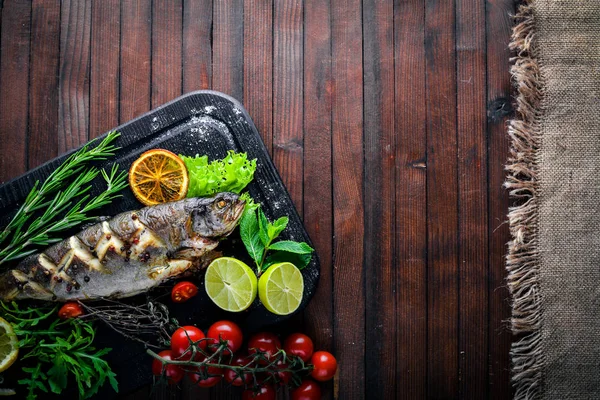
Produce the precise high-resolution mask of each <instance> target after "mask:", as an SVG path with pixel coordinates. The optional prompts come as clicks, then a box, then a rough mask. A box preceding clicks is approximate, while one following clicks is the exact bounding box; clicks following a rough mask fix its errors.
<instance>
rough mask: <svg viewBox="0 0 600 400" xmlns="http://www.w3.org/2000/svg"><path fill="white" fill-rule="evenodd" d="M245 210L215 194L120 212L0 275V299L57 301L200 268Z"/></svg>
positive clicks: (123, 290) (126, 291)
mask: <svg viewBox="0 0 600 400" xmlns="http://www.w3.org/2000/svg"><path fill="white" fill-rule="evenodd" d="M243 210H244V201H243V200H240V198H239V196H238V195H237V194H234V193H219V194H217V195H215V196H214V197H212V198H190V199H185V200H181V201H177V202H172V203H165V204H160V205H156V206H151V207H146V208H142V209H141V210H139V211H128V212H124V213H122V214H119V215H117V216H115V217H113V218H111V219H109V220H107V221H104V222H101V223H98V224H95V225H93V226H90V227H89V228H87V229H84V230H83V231H81V232H80V233H78V234H76V235H74V236H71V237H70V238H68V239H66V240H63V241H62V242H60V243H57V244H55V245H54V246H52V247H49V248H48V249H46V250H45V251H44V252H42V253H39V254H35V255H32V256H29V257H28V258H26V259H24V260H23V261H21V262H20V263H19V264H18V265H17V266H16V267H15V268H14V269H12V270H9V271H7V272H5V273H4V274H2V275H0V299H2V300H4V301H7V300H15V299H17V300H18V299H39V300H48V301H61V302H62V301H67V300H94V299H100V298H123V297H129V296H134V295H136V294H139V293H143V292H145V291H147V290H149V289H151V288H153V287H155V286H157V285H159V284H160V283H161V282H163V281H165V280H167V279H170V278H174V277H177V276H179V275H181V274H182V273H184V272H186V271H188V270H190V269H191V268H199V267H201V266H202V265H203V264H204V263H205V261H206V260H207V259H208V260H209V259H210V258H211V253H212V252H213V250H214V249H215V247H217V245H218V243H219V240H220V239H221V238H224V237H225V236H227V235H229V234H230V233H231V232H232V231H233V229H234V228H235V227H236V225H237V223H238V221H239V219H240V216H241V215H242V212H243Z"/></svg>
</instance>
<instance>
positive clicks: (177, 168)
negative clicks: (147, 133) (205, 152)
mask: <svg viewBox="0 0 600 400" xmlns="http://www.w3.org/2000/svg"><path fill="white" fill-rule="evenodd" d="M189 183H190V179H189V177H188V172H187V169H186V168H185V164H184V162H183V160H182V159H181V158H179V157H178V156H177V154H174V153H172V152H170V151H168V150H163V149H153V150H148V151H147V152H145V153H143V154H142V155H141V156H140V157H139V158H138V159H137V160H135V161H134V163H133V164H132V165H131V168H130V169H129V185H130V186H131V190H132V191H133V194H135V197H137V199H138V200H139V201H140V202H141V203H142V204H144V205H146V206H152V205H155V204H159V203H167V202H169V201H177V200H181V199H183V198H184V197H185V195H186V194H187V190H188V185H189Z"/></svg>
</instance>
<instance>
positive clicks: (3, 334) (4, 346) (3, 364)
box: [0, 317, 19, 372]
mask: <svg viewBox="0 0 600 400" xmlns="http://www.w3.org/2000/svg"><path fill="white" fill-rule="evenodd" d="M18 355H19V341H18V340H17V335H15V331H13V329H12V326H10V324H9V323H8V321H6V320H5V319H4V318H2V317H0V372H2V371H5V370H7V369H8V367H10V366H11V365H12V364H13V363H14V362H15V361H16V360H17V356H18Z"/></svg>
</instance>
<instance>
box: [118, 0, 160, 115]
mask: <svg viewBox="0 0 600 400" xmlns="http://www.w3.org/2000/svg"><path fill="white" fill-rule="evenodd" d="M151 35H152V3H151V0H123V1H122V3H121V68H120V71H119V73H120V80H119V82H120V85H121V86H120V94H119V98H120V101H119V110H120V111H119V114H120V121H119V122H120V123H124V122H126V121H129V120H130V119H132V118H133V117H136V116H138V115H140V114H142V113H144V112H146V111H149V110H150V107H151V98H150V97H151V96H150V74H151V72H150V71H151V65H152V63H151V53H150V46H151V43H152V39H151Z"/></svg>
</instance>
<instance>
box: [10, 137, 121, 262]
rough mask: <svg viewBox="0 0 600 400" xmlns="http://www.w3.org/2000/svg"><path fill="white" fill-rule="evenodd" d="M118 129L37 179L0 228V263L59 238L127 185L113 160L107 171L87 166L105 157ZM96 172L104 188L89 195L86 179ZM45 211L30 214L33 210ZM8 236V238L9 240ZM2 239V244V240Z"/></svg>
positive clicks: (89, 187)
mask: <svg viewBox="0 0 600 400" xmlns="http://www.w3.org/2000/svg"><path fill="white" fill-rule="evenodd" d="M119 135H120V134H119V133H117V132H110V133H109V134H108V135H107V136H106V137H105V138H104V139H103V140H102V141H101V142H100V143H99V144H98V146H96V147H93V148H89V146H88V145H86V146H84V147H82V148H81V149H79V150H78V151H77V152H75V153H73V154H72V155H71V156H69V157H68V158H67V159H66V160H65V161H64V162H63V163H62V164H61V165H60V166H59V167H58V168H56V169H55V170H54V171H53V172H52V173H51V174H50V176H49V177H48V178H47V179H46V181H45V182H44V183H43V184H42V185H41V186H40V182H39V181H37V182H36V183H35V184H34V185H33V188H32V189H31V191H30V192H29V194H28V195H27V198H26V199H25V202H24V203H23V205H22V206H21V208H19V210H18V211H17V213H16V215H15V216H14V217H13V219H12V220H11V221H10V222H9V223H8V225H7V226H6V227H5V228H4V229H3V230H2V231H1V232H0V245H2V247H0V264H3V263H5V262H7V261H11V260H16V259H19V258H23V257H26V256H28V255H30V254H33V253H35V252H36V251H37V249H35V248H34V249H30V247H32V246H48V245H50V244H52V243H56V242H59V241H60V240H62V238H60V237H57V236H55V234H56V233H58V232H62V231H65V230H67V229H70V228H73V227H75V226H77V225H79V224H81V223H83V222H88V221H91V220H92V219H93V217H90V216H88V215H86V213H88V212H90V211H92V210H95V209H98V208H100V207H102V206H104V205H106V204H108V203H110V202H111V201H112V200H113V199H115V198H116V197H120V195H118V194H117V193H118V192H120V191H121V190H122V189H124V188H125V187H126V186H127V173H126V172H125V171H122V172H120V173H119V171H118V166H117V165H116V164H114V165H113V166H112V168H111V170H110V172H109V173H107V172H106V171H105V170H99V169H98V168H96V167H89V166H87V164H89V163H90V162H92V161H100V160H106V159H107V158H108V157H111V156H113V155H114V154H115V151H116V150H117V149H118V147H116V146H114V145H112V144H111V143H112V142H113V141H114V140H115V139H116V138H117V137H119ZM98 174H102V177H103V178H104V180H105V181H106V185H107V187H106V190H105V191H104V192H103V193H101V194H100V195H98V196H96V197H90V195H89V193H88V192H89V191H90V190H91V186H90V183H91V181H93V180H94V179H95V178H96V177H97V176H98ZM42 209H45V211H44V212H43V213H42V214H41V215H39V216H38V217H37V218H35V219H34V220H33V221H31V220H32V218H33V217H34V214H35V213H36V211H41V210H42ZM9 238H10V240H9ZM3 243H4V244H3Z"/></svg>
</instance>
